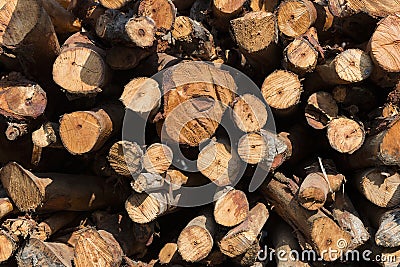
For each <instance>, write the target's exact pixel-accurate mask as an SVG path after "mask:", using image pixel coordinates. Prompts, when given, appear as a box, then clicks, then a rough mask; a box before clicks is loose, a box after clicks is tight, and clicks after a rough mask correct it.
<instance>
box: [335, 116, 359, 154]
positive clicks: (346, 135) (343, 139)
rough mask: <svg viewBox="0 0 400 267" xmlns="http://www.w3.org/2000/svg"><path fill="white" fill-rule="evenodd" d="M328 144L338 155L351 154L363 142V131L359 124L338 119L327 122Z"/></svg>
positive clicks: (346, 119)
mask: <svg viewBox="0 0 400 267" xmlns="http://www.w3.org/2000/svg"><path fill="white" fill-rule="evenodd" d="M327 137H328V140H329V144H330V145H331V147H332V148H333V149H335V150H336V151H338V152H340V153H348V154H352V153H354V152H355V151H357V150H358V149H359V148H360V147H361V146H362V144H363V143H364V140H365V130H364V126H363V125H362V124H361V123H358V122H357V121H355V120H352V119H348V118H345V117H340V118H336V119H333V120H331V121H330V122H329V124H328V128H327Z"/></svg>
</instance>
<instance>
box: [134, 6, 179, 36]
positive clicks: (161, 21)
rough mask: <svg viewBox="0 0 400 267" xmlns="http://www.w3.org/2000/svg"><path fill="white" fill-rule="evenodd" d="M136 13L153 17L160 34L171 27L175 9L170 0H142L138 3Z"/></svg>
mask: <svg viewBox="0 0 400 267" xmlns="http://www.w3.org/2000/svg"><path fill="white" fill-rule="evenodd" d="M138 15H139V16H145V17H149V18H151V19H153V20H154V22H155V25H156V28H157V32H158V33H159V34H160V33H165V32H168V31H170V30H171V29H172V28H173V26H174V22H175V17H176V9H175V6H174V4H173V3H172V1H171V0H159V1H153V0H143V1H141V2H140V4H139V8H138Z"/></svg>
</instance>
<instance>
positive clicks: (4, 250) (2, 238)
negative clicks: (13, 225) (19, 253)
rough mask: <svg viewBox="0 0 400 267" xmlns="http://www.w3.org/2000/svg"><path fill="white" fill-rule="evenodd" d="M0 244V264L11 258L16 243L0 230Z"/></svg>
mask: <svg viewBox="0 0 400 267" xmlns="http://www.w3.org/2000/svg"><path fill="white" fill-rule="evenodd" d="M0 244H1V246H0V262H5V261H7V260H8V259H10V258H11V257H12V256H13V254H14V252H15V250H16V249H17V243H16V241H15V240H14V239H13V238H12V237H11V236H10V235H9V234H8V233H7V232H6V231H4V230H1V231H0Z"/></svg>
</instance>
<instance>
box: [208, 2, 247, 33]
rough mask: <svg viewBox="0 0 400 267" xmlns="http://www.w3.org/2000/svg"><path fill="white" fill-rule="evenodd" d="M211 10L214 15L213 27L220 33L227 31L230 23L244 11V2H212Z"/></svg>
mask: <svg viewBox="0 0 400 267" xmlns="http://www.w3.org/2000/svg"><path fill="white" fill-rule="evenodd" d="M211 2H212V3H211V9H212V13H213V15H214V21H213V22H212V24H213V26H214V27H216V28H217V29H218V30H219V31H227V30H228V29H229V22H230V21H231V20H232V19H233V18H235V17H237V16H238V15H239V14H240V13H241V12H242V10H243V5H244V3H245V1H244V0H233V1H231V2H227V1H223V0H212V1H211Z"/></svg>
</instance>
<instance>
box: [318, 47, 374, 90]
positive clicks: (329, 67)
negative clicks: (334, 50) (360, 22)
mask: <svg viewBox="0 0 400 267" xmlns="http://www.w3.org/2000/svg"><path fill="white" fill-rule="evenodd" d="M373 67H374V65H373V63H372V60H371V58H370V57H369V55H368V54H367V53H365V52H364V51H362V50H360V49H347V50H346V51H344V52H342V53H340V54H339V55H337V56H336V57H335V58H333V59H330V60H328V61H327V62H326V63H325V64H324V65H318V66H317V67H316V71H317V72H318V74H319V75H320V76H321V78H322V80H324V81H325V82H326V83H329V84H349V83H356V82H361V81H363V80H365V79H367V78H368V77H369V76H370V75H371V73H372V70H373Z"/></svg>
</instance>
